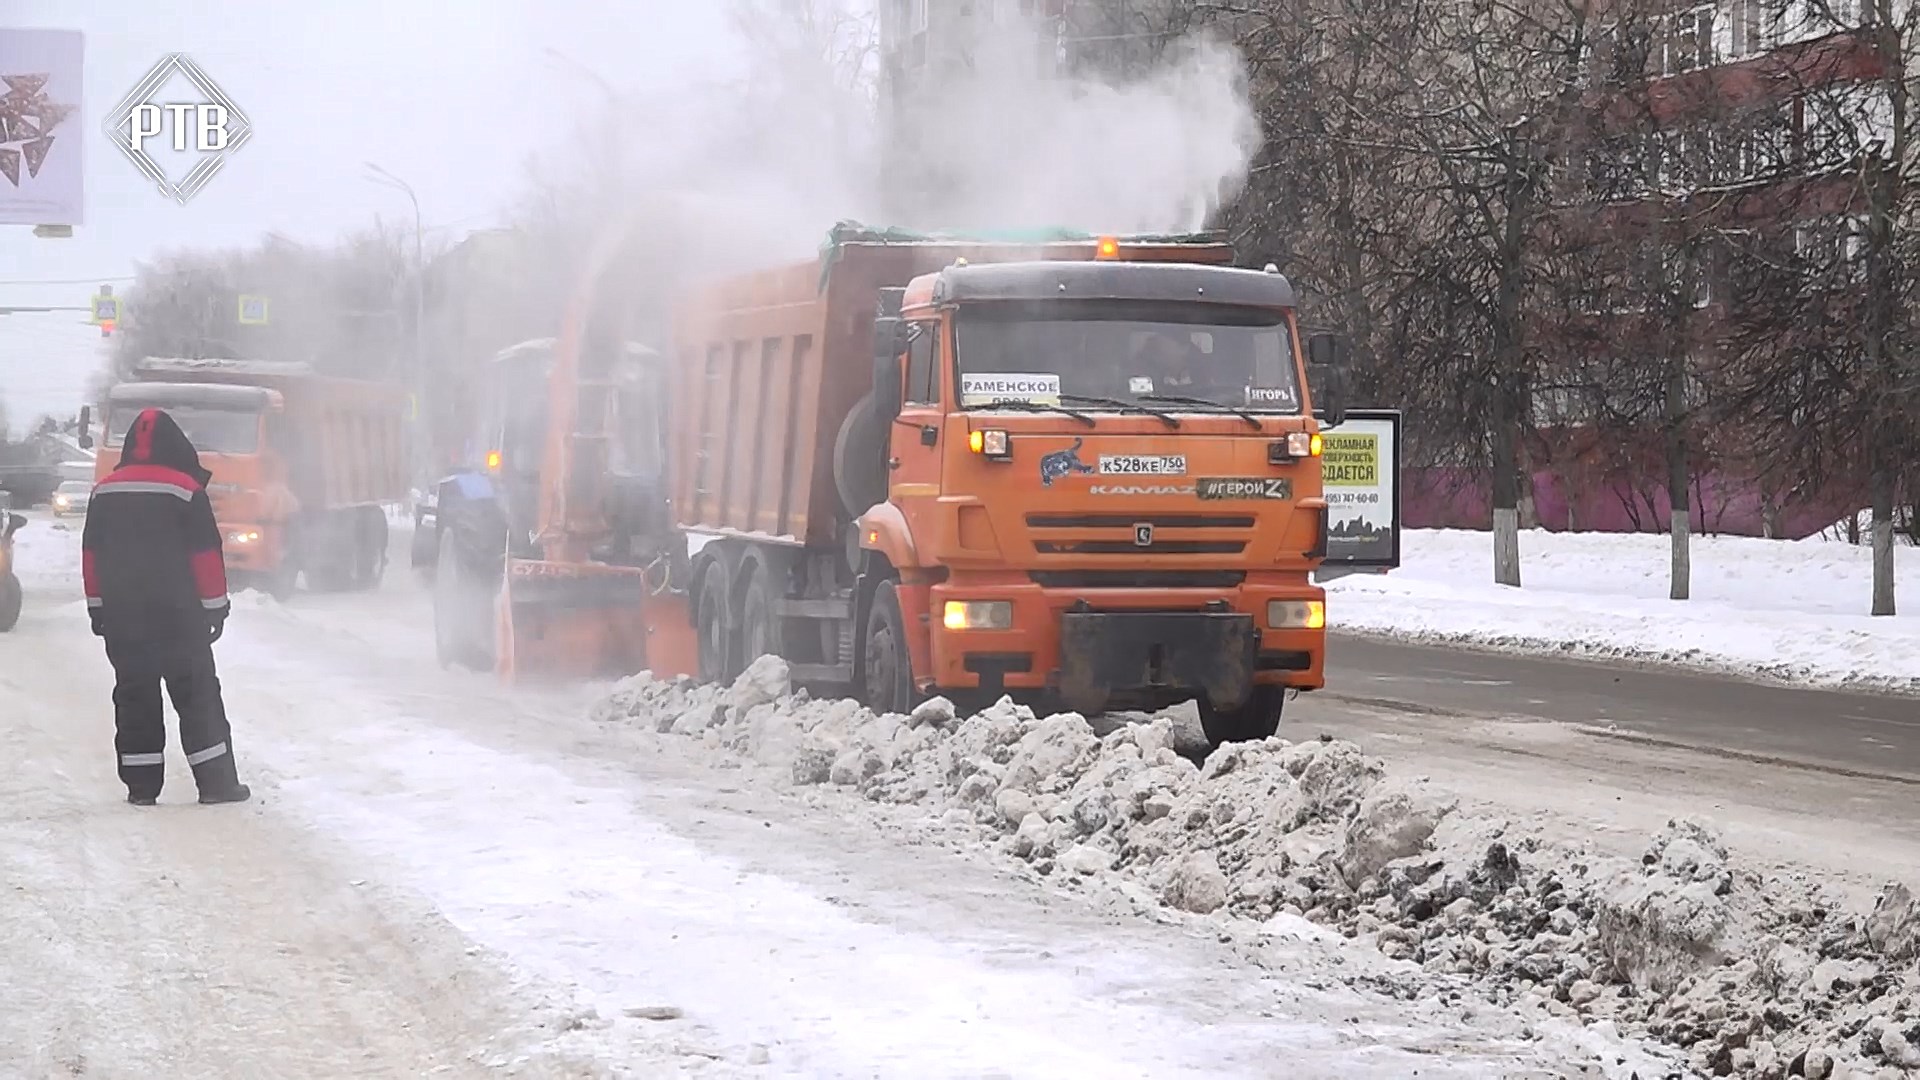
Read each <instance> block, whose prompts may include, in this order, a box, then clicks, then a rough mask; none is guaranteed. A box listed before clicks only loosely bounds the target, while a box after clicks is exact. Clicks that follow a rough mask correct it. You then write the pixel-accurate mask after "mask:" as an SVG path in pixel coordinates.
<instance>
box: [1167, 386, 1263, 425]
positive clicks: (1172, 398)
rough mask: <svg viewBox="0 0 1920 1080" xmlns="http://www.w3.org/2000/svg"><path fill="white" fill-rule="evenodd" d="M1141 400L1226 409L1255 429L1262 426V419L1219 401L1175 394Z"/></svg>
mask: <svg viewBox="0 0 1920 1080" xmlns="http://www.w3.org/2000/svg"><path fill="white" fill-rule="evenodd" d="M1140 400H1142V401H1164V402H1166V403H1167V404H1169V405H1204V406H1206V407H1207V408H1211V409H1224V410H1225V411H1227V412H1230V413H1232V414H1233V415H1235V416H1237V417H1239V418H1240V419H1242V420H1245V421H1246V422H1247V423H1249V424H1252V425H1253V426H1254V427H1259V426H1260V418H1259V417H1257V416H1255V415H1254V414H1252V413H1250V412H1248V411H1246V410H1245V409H1236V408H1234V407H1233V406H1231V405H1223V404H1221V403H1220V402H1218V401H1208V400H1207V399H1206V398H1197V397H1179V396H1176V395H1174V394H1141V395H1140Z"/></svg>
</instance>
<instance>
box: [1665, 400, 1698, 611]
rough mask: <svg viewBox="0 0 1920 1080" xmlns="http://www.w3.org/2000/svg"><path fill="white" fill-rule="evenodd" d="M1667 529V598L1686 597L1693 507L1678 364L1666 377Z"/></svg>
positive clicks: (1684, 405) (1683, 401) (1679, 598)
mask: <svg viewBox="0 0 1920 1080" xmlns="http://www.w3.org/2000/svg"><path fill="white" fill-rule="evenodd" d="M1666 414H1667V415H1666V425H1665V426H1666V429H1667V448H1666V449H1667V518H1668V520H1667V531H1668V534H1669V535H1671V536H1672V537H1673V568H1672V571H1671V574H1670V578H1671V581H1670V587H1669V589H1668V591H1667V595H1668V597H1669V598H1671V599H1674V600H1685V599H1687V597H1688V595H1689V594H1690V588H1691V586H1692V576H1693V575H1692V569H1693V567H1692V559H1691V550H1690V535H1689V534H1690V533H1691V531H1692V528H1693V510H1692V507H1691V505H1690V502H1689V498H1688V492H1687V472H1688V469H1687V435H1686V415H1687V371H1686V365H1685V364H1684V362H1682V363H1678V364H1676V365H1675V366H1674V368H1673V370H1672V371H1671V372H1670V373H1669V375H1668V377H1667V401H1666Z"/></svg>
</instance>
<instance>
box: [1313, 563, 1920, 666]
mask: <svg viewBox="0 0 1920 1080" xmlns="http://www.w3.org/2000/svg"><path fill="white" fill-rule="evenodd" d="M1520 549H1521V581H1522V587H1521V588H1518V589H1514V588H1508V587H1505V586H1501V585H1495V584H1494V583H1493V541H1492V538H1491V535H1490V534H1488V533H1482V532H1468V531H1464V530H1458V529H1410V530H1408V531H1407V532H1406V533H1405V535H1404V538H1403V553H1402V564H1401V567H1400V569H1398V570H1396V571H1394V572H1393V573H1391V574H1387V575H1356V576H1353V577H1346V578H1340V579H1338V580H1336V581H1333V582H1331V583H1329V584H1328V586H1327V592H1328V594H1329V597H1328V603H1327V618H1328V620H1329V622H1330V624H1331V625H1332V626H1333V627H1334V628H1335V629H1339V630H1348V631H1354V632H1360V633H1369V634H1382V635H1387V636H1392V637H1400V638H1408V639H1413V640H1419V641H1439V642H1459V643H1468V644H1476V645H1481V646H1488V647H1494V648H1501V649H1512V650H1520V651H1529V652H1533V651H1538V652H1553V653H1560V654H1563V655H1582V656H1594V657H1622V658H1629V659H1637V660H1655V661H1661V662H1667V663H1680V664H1690V665H1695V666H1700V667H1709V668H1715V669H1720V670H1730V671H1738V672H1742V673H1745V674H1758V675H1764V676H1769V677H1773V678H1781V679H1789V680H1792V681H1795V682H1802V683H1805V682H1813V683H1822V684H1827V685H1857V686H1863V687H1864V686H1872V687H1886V688H1893V689H1900V690H1908V691H1916V692H1920V615H1917V614H1915V612H1920V602H1915V601H1913V598H1912V597H1908V598H1906V599H1908V600H1909V603H1908V604H1907V606H1906V614H1902V615H1898V616H1894V617H1891V618H1877V619H1876V618H1873V617H1871V616H1869V615H1868V614H1867V611H1868V609H1869V601H1870V599H1871V596H1872V588H1871V586H1872V580H1873V570H1872V552H1871V550H1870V549H1869V548H1867V547H1864V546H1860V547H1856V546H1854V545H1851V544H1841V543H1824V542H1821V541H1818V540H1808V541H1800V542H1788V541H1782V540H1759V539H1754V538H1751V537H1732V536H1723V537H1696V538H1695V539H1694V541H1693V550H1692V563H1693V574H1692V594H1693V599H1691V600H1684V601H1674V600H1669V599H1667V590H1668V581H1667V573H1668V560H1669V556H1670V542H1669V540H1668V538H1667V537H1666V536H1664V535H1650V534H1635V533H1553V532H1546V531H1543V530H1530V531H1527V532H1524V533H1522V534H1521V536H1520ZM1895 559H1896V561H1897V566H1896V570H1895V577H1896V580H1899V581H1904V582H1906V583H1908V585H1909V588H1911V585H1912V583H1913V582H1916V581H1920V548H1914V547H1908V546H1900V547H1897V548H1896V549H1895Z"/></svg>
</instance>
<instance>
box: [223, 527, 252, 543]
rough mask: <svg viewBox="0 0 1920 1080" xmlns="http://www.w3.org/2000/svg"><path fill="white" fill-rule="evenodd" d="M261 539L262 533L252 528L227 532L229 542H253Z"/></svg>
mask: <svg viewBox="0 0 1920 1080" xmlns="http://www.w3.org/2000/svg"><path fill="white" fill-rule="evenodd" d="M259 540H260V534H259V533H258V532H256V531H254V530H252V529H242V530H240V531H238V532H230V533H228V534H227V543H229V544H252V543H257V542H259Z"/></svg>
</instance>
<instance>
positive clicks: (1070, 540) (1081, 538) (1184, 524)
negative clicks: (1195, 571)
mask: <svg viewBox="0 0 1920 1080" xmlns="http://www.w3.org/2000/svg"><path fill="white" fill-rule="evenodd" d="M1253 524H1254V517H1253V515H1252V514H1182V513H1166V512H1143V513H1138V514H1044V513H1043V514H1028V515H1027V527H1028V528H1030V529H1032V530H1034V532H1035V534H1036V538H1035V540H1034V542H1033V547H1034V550H1035V551H1037V552H1039V553H1040V554H1042V555H1238V554H1240V553H1241V552H1242V551H1245V550H1246V547H1247V541H1246V538H1245V537H1244V536H1243V537H1233V536H1225V537H1223V536H1206V537H1192V536H1190V535H1181V534H1182V533H1186V532H1188V531H1189V530H1210V531H1214V532H1216V533H1217V532H1223V531H1224V532H1233V531H1237V530H1244V529H1251V528H1253ZM1139 525H1151V526H1153V540H1152V541H1151V542H1150V543H1146V544H1136V543H1134V540H1133V530H1134V528H1135V527H1136V526H1139ZM1068 530H1071V531H1072V533H1073V534H1075V535H1066V533H1067V531H1068ZM1108 530H1112V532H1109V531H1108ZM1088 532H1092V533H1093V534H1094V535H1091V536H1089V535H1085V534H1086V533H1088ZM1114 532H1117V533H1118V534H1119V535H1117V536H1116V535H1113V533H1114Z"/></svg>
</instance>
